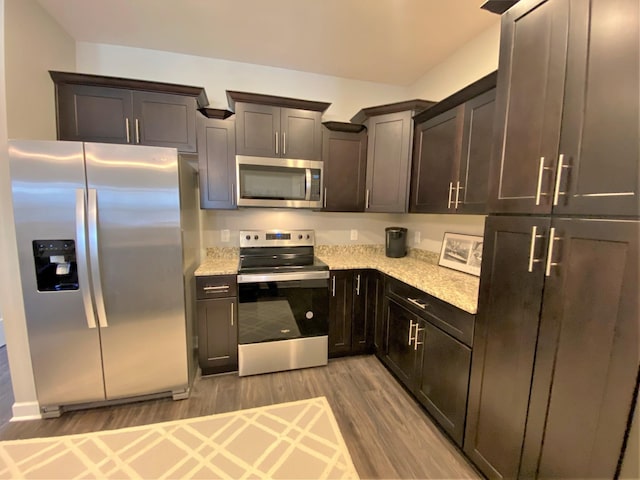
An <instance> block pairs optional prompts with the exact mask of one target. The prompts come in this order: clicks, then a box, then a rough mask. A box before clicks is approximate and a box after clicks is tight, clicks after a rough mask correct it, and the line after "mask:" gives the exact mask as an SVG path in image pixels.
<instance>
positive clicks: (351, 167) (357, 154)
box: [322, 128, 367, 212]
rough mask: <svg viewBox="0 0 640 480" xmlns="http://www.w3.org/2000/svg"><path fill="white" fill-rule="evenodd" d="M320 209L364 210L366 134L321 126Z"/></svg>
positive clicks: (328, 210)
mask: <svg viewBox="0 0 640 480" xmlns="http://www.w3.org/2000/svg"><path fill="white" fill-rule="evenodd" d="M322 142H323V143H322V160H323V162H324V165H323V168H324V169H323V173H324V210H325V211H327V212H362V211H364V196H365V187H366V185H365V180H366V172H367V134H366V131H364V132H360V133H348V132H334V131H331V130H329V129H327V128H324V129H323V140H322Z"/></svg>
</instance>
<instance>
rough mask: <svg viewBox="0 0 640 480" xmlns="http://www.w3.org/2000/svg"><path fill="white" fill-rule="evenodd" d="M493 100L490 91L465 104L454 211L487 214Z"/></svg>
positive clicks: (493, 90)
mask: <svg viewBox="0 0 640 480" xmlns="http://www.w3.org/2000/svg"><path fill="white" fill-rule="evenodd" d="M495 100H496V90H495V89H492V90H489V91H488V92H485V93H483V94H482V95H479V96H477V97H476V98H474V99H472V100H469V101H468V102H466V103H465V105H464V127H463V129H462V131H463V137H462V151H461V152H460V169H459V171H460V173H459V179H458V182H457V188H456V191H455V195H456V199H459V202H458V204H457V209H456V212H459V213H485V212H486V211H487V200H488V198H489V164H490V163H491V147H492V141H491V139H492V136H493V119H494V111H495V103H496V102H495Z"/></svg>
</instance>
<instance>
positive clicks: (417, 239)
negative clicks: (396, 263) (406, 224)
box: [413, 232, 420, 245]
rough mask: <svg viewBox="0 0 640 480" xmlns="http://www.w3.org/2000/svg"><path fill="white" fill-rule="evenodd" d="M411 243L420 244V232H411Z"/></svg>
mask: <svg viewBox="0 0 640 480" xmlns="http://www.w3.org/2000/svg"><path fill="white" fill-rule="evenodd" d="M413 243H414V244H416V245H420V232H416V233H414V234H413Z"/></svg>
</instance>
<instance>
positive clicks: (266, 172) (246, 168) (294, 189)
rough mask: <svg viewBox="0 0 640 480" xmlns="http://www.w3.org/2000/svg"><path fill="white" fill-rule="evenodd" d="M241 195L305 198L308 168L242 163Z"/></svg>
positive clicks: (246, 196) (278, 198)
mask: <svg viewBox="0 0 640 480" xmlns="http://www.w3.org/2000/svg"><path fill="white" fill-rule="evenodd" d="M239 168H240V197H241V198H246V199H253V198H260V199H268V200H304V199H305V195H306V169H305V168H293V167H275V166H268V165H240V166H239Z"/></svg>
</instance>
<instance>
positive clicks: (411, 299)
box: [407, 297, 429, 310]
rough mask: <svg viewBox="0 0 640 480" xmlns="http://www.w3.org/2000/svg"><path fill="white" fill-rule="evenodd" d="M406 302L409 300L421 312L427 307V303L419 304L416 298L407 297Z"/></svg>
mask: <svg viewBox="0 0 640 480" xmlns="http://www.w3.org/2000/svg"><path fill="white" fill-rule="evenodd" d="M407 300H409V302H411V303H413V304H414V305H415V306H416V307H419V308H421V309H422V310H426V308H427V307H428V306H429V304H428V303H423V302H421V301H420V300H418V299H416V298H409V297H407Z"/></svg>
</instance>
